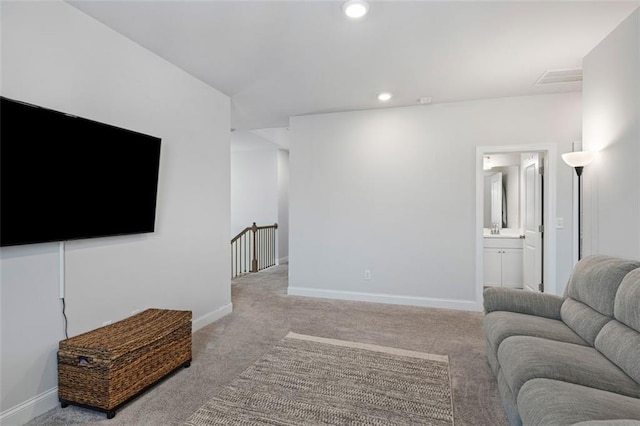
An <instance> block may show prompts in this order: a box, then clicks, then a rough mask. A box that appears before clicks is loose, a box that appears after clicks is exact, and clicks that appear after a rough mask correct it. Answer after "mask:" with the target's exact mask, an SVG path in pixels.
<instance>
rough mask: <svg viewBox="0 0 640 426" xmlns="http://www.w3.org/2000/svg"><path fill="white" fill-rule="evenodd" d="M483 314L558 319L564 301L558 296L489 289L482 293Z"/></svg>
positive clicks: (495, 288) (506, 289) (497, 288)
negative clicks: (504, 313) (502, 313)
mask: <svg viewBox="0 0 640 426" xmlns="http://www.w3.org/2000/svg"><path fill="white" fill-rule="evenodd" d="M483 296H484V312H485V313H487V314H488V313H489V312H493V311H507V312H516V313H519V314H527V315H536V316H539V317H545V318H551V319H557V320H559V319H560V307H561V306H562V303H563V302H564V299H563V298H562V297H560V296H555V295H553V294H545V293H535V292H531V291H526V290H516V289H512V288H501V287H491V288H487V289H485V290H484V292H483Z"/></svg>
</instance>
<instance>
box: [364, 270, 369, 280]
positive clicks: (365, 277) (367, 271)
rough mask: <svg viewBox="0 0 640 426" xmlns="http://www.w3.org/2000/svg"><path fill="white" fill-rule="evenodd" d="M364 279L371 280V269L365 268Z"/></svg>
mask: <svg viewBox="0 0 640 426" xmlns="http://www.w3.org/2000/svg"><path fill="white" fill-rule="evenodd" d="M364 279H365V280H370V279H371V271H370V270H369V269H365V270H364Z"/></svg>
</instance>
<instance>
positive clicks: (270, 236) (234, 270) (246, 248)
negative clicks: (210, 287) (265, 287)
mask: <svg viewBox="0 0 640 426" xmlns="http://www.w3.org/2000/svg"><path fill="white" fill-rule="evenodd" d="M277 229H278V224H277V223H274V224H273V225H267V226H257V225H256V223H255V222H253V225H252V226H248V227H246V228H244V229H243V230H242V231H241V232H240V233H239V234H238V235H236V236H235V237H233V238H232V239H231V278H235V277H238V276H240V275H243V274H246V273H248V272H258V271H262V270H263V269H266V268H269V267H271V266H273V265H275V264H276V230H277Z"/></svg>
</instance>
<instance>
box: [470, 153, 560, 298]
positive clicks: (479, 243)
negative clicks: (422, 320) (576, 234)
mask: <svg viewBox="0 0 640 426" xmlns="http://www.w3.org/2000/svg"><path fill="white" fill-rule="evenodd" d="M517 152H543V153H544V155H545V159H544V163H543V164H544V168H545V172H544V178H543V179H544V194H543V200H544V201H543V202H544V211H543V212H542V214H543V218H544V224H545V225H544V226H545V229H544V239H543V250H544V251H543V271H542V273H543V282H544V287H545V293H550V294H557V286H556V273H555V271H556V249H557V244H556V227H555V217H556V186H557V174H556V173H557V170H556V168H557V148H556V146H555V145H554V144H523V145H487V146H477V147H476V300H477V301H478V303H479V305H480V306H482V290H483V286H482V274H483V265H482V249H483V232H484V231H483V229H484V226H483V225H484V223H483V216H484V210H483V203H484V192H483V191H484V170H483V158H484V156H485V155H489V154H508V153H517Z"/></svg>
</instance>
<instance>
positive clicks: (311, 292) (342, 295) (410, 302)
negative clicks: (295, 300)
mask: <svg viewBox="0 0 640 426" xmlns="http://www.w3.org/2000/svg"><path fill="white" fill-rule="evenodd" d="M287 294H289V295H290V296H305V297H317V298H324V299H339V300H354V301H358V302H372V303H388V304H393V305H407V306H422V307H426V308H441V309H456V310H460V311H482V303H478V302H477V301H473V300H459V299H437V298H432V297H414V296H396V295H391V294H377V293H361V292H355V291H336V290H324V289H319V288H308V287H289V288H288V290H287Z"/></svg>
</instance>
